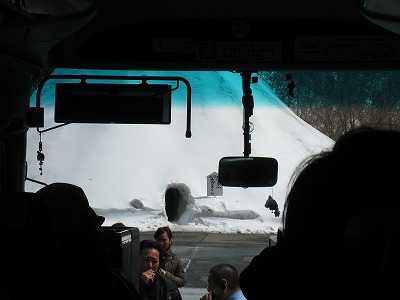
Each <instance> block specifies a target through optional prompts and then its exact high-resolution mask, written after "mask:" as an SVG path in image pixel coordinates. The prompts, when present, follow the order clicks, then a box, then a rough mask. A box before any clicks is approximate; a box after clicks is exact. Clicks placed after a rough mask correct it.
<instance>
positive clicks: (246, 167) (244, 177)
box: [218, 156, 278, 187]
mask: <svg viewBox="0 0 400 300" xmlns="http://www.w3.org/2000/svg"><path fill="white" fill-rule="evenodd" d="M218 180H219V183H220V184H221V185H223V186H237V187H270V186H274V185H275V184H276V182H277V180H278V161H277V160H276V159H275V158H270V157H242V156H227V157H223V158H221V159H220V160H219V165H218Z"/></svg>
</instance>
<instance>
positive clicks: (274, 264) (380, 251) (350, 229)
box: [240, 127, 400, 300]
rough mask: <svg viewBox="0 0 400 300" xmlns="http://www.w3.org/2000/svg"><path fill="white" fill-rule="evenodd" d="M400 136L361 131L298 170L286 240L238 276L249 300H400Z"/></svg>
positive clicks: (288, 203) (287, 206) (285, 227)
mask: <svg viewBox="0 0 400 300" xmlns="http://www.w3.org/2000/svg"><path fill="white" fill-rule="evenodd" d="M399 171H400V132H397V131H388V130H377V129H376V130H374V129H371V128H364V127H361V128H358V129H355V130H352V131H350V132H348V133H347V134H344V135H343V136H342V137H340V138H339V139H338V141H337V142H336V143H335V145H334V146H333V149H332V150H331V151H326V152H322V153H320V154H319V155H316V156H314V157H312V158H310V159H309V160H307V161H305V162H304V163H303V164H301V165H300V166H299V167H298V169H297V172H295V174H294V175H293V177H292V186H291V189H290V192H289V194H288V196H287V199H286V202H285V206H284V212H283V238H282V239H278V242H277V246H275V247H268V248H266V249H264V250H263V251H262V252H261V253H260V254H259V255H258V256H256V257H254V258H253V260H252V261H251V263H250V265H249V266H247V268H245V269H244V270H243V272H242V273H241V274H240V285H241V288H242V291H243V293H244V295H245V296H246V298H247V299H248V300H253V299H264V298H271V299H274V298H275V299H276V298H279V299H289V298H296V299H302V298H304V299H400V290H399V289H398V286H397V284H398V283H399V282H400V272H399V270H400V210H399V209H400V199H399V192H398V186H399V183H400V175H399V174H400V173H399Z"/></svg>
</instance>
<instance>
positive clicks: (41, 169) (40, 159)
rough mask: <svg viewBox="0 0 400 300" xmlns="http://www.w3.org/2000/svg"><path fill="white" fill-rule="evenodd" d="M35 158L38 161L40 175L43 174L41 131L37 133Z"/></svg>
mask: <svg viewBox="0 0 400 300" xmlns="http://www.w3.org/2000/svg"><path fill="white" fill-rule="evenodd" d="M36 158H37V160H38V161H39V170H40V175H43V161H44V154H43V153H42V134H41V133H39V151H37V156H36Z"/></svg>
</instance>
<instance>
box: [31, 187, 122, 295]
mask: <svg viewBox="0 0 400 300" xmlns="http://www.w3.org/2000/svg"><path fill="white" fill-rule="evenodd" d="M36 193H37V194H38V195H39V196H41V197H42V198H43V199H44V200H45V202H46V203H47V205H48V207H49V209H50V211H51V212H52V215H53V218H54V223H55V225H56V230H57V235H58V238H59V242H60V245H61V254H62V257H63V260H64V262H65V269H66V279H67V287H68V292H69V296H70V297H71V299H115V293H114V292H115V290H114V283H113V274H112V269H111V265H110V262H109V258H108V254H107V249H106V244H105V240H104V237H103V233H102V230H101V224H100V222H99V221H98V217H97V215H96V213H95V212H94V210H93V209H92V208H91V207H90V205H89V201H88V199H87V197H86V194H85V192H84V191H83V190H82V189H81V188H80V187H78V186H76V185H72V184H68V183H52V184H50V185H47V186H45V187H43V188H41V189H40V190H38V191H37V192H36Z"/></svg>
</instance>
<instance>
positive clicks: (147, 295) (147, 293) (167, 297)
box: [139, 274, 182, 300]
mask: <svg viewBox="0 0 400 300" xmlns="http://www.w3.org/2000/svg"><path fill="white" fill-rule="evenodd" d="M139 292H140V296H141V297H142V299H143V300H182V296H181V293H180V292H179V289H178V287H177V285H176V284H175V283H174V282H173V281H172V280H171V279H169V278H168V277H166V276H163V275H161V274H157V276H156V278H155V281H154V282H152V283H150V284H146V283H144V282H143V281H142V280H140V283H139Z"/></svg>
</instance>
